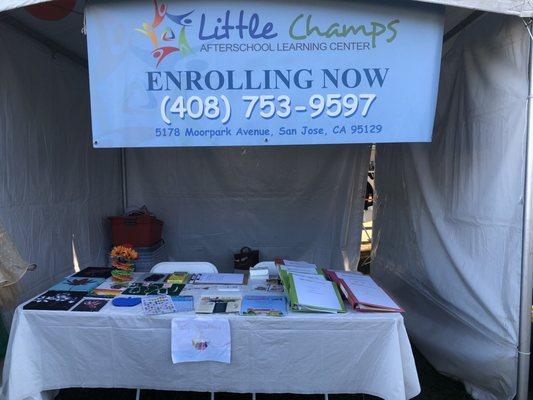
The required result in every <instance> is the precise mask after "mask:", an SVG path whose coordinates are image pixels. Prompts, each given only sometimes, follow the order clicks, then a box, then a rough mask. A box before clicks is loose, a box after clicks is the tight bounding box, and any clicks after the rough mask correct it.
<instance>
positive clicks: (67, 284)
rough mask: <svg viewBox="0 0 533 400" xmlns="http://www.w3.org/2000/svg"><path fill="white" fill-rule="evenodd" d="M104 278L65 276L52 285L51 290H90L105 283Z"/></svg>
mask: <svg viewBox="0 0 533 400" xmlns="http://www.w3.org/2000/svg"><path fill="white" fill-rule="evenodd" d="M104 281H105V279H104V278H75V277H67V278H64V279H63V280H62V281H61V282H59V283H58V284H56V285H54V286H52V287H51V288H50V289H49V290H54V291H56V292H90V291H92V290H93V289H94V288H95V287H97V286H99V285H101V284H102V283H104Z"/></svg>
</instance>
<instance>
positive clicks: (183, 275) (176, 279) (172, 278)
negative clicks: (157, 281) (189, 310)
mask: <svg viewBox="0 0 533 400" xmlns="http://www.w3.org/2000/svg"><path fill="white" fill-rule="evenodd" d="M188 280H189V274H188V273H187V272H174V273H172V274H170V275H169V276H168V278H167V283H173V284H178V285H182V284H184V283H187V281H188Z"/></svg>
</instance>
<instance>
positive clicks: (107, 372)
mask: <svg viewBox="0 0 533 400" xmlns="http://www.w3.org/2000/svg"><path fill="white" fill-rule="evenodd" d="M226 294H230V293H226ZM186 314H194V313H192V312H191V313H180V314H167V315H164V316H149V317H148V316H144V315H142V311H141V309H140V306H136V307H134V308H132V309H123V308H117V307H114V306H112V305H111V304H110V303H109V304H107V305H106V306H105V307H104V308H103V309H102V310H101V311H100V312H97V313H89V312H68V311H33V310H31V311H30V310H27V311H25V310H23V309H22V308H21V307H19V308H18V309H17V310H16V313H15V317H14V320H13V325H12V329H11V336H10V342H9V347H8V353H7V356H6V360H5V364H4V375H3V387H2V398H3V399H6V400H22V399H27V398H33V399H41V398H42V397H41V392H44V391H46V390H53V389H60V388H67V387H109V388H111V387H115V388H141V389H159V390H181V391H223V392H242V393H244V392H256V393H367V394H372V395H376V396H379V397H382V398H385V399H391V400H392V399H406V398H411V397H414V396H416V395H417V394H418V393H419V392H420V385H419V382H418V376H417V373H416V367H415V363H414V359H413V354H412V351H411V346H410V343H409V340H408V338H407V333H406V331H405V327H404V323H403V317H402V316H401V315H400V314H363V313H356V312H353V311H351V312H348V313H346V314H337V315H334V314H301V313H291V314H290V315H289V316H287V317H282V318H276V317H257V316H256V317H253V316H250V317H244V316H239V315H213V316H212V317H213V318H228V319H229V322H230V327H231V337H232V353H231V364H222V363H215V362H202V363H185V364H175V365H174V364H172V361H171V355H170V326H171V320H172V318H173V317H176V316H178V315H186Z"/></svg>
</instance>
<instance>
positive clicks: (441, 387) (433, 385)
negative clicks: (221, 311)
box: [56, 350, 471, 400]
mask: <svg viewBox="0 0 533 400" xmlns="http://www.w3.org/2000/svg"><path fill="white" fill-rule="evenodd" d="M415 359H416V365H417V369H418V375H419V378H420V384H421V386H422V393H421V394H420V395H419V396H417V397H416V400H429V399H431V400H469V399H471V397H470V396H469V395H468V394H467V393H466V391H465V390H464V386H463V385H462V384H461V383H460V382H457V381H454V380H452V379H449V378H447V377H445V376H443V375H441V374H439V373H438V372H437V371H435V369H433V367H431V365H430V364H429V363H428V362H427V361H426V360H425V359H424V357H422V355H421V354H420V353H418V352H417V351H416V350H415ZM209 398H210V397H209V393H191V392H162V391H157V390H143V391H142V392H141V400H209ZM329 398H330V400H376V399H378V397H373V396H369V395H364V394H359V395H330V396H329ZM134 399H135V391H134V390H124V389H113V390H110V389H66V390H62V391H61V392H60V393H59V395H58V396H57V397H56V400H134ZM215 399H216V400H250V399H251V395H249V394H235V393H217V394H216V397H215ZM323 399H324V396H321V395H293V394H290V395H287V394H276V395H273V394H257V400H323Z"/></svg>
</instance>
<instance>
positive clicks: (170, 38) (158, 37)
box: [135, 0, 194, 67]
mask: <svg viewBox="0 0 533 400" xmlns="http://www.w3.org/2000/svg"><path fill="white" fill-rule="evenodd" d="M153 1H154V19H153V21H152V23H148V22H143V24H142V26H141V27H140V28H136V29H135V30H136V31H137V32H140V33H142V34H143V35H145V36H146V37H148V39H150V42H151V43H152V46H153V48H154V49H153V50H152V56H153V57H154V58H155V59H156V60H157V64H156V67H158V66H159V64H160V63H161V62H162V61H163V60H164V59H165V58H166V57H167V56H168V55H169V54H172V53H175V52H178V51H179V52H180V53H181V55H182V57H186V56H187V55H189V54H191V53H192V52H193V51H192V48H191V46H190V45H189V42H188V40H187V33H186V29H187V27H188V26H190V24H191V23H192V20H191V19H190V18H189V16H190V15H191V14H192V13H193V12H194V10H192V11H190V12H188V13H186V14H181V15H173V14H170V13H169V12H168V10H167V9H168V7H167V5H166V4H165V3H161V4H157V0H153ZM165 18H167V19H168V20H169V21H170V22H171V23H172V26H162V23H163V22H164V21H165ZM175 25H177V27H176V26H175ZM173 27H174V28H179V34H178V35H177V36H176V34H175V32H174V29H173ZM159 32H160V33H159Z"/></svg>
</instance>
